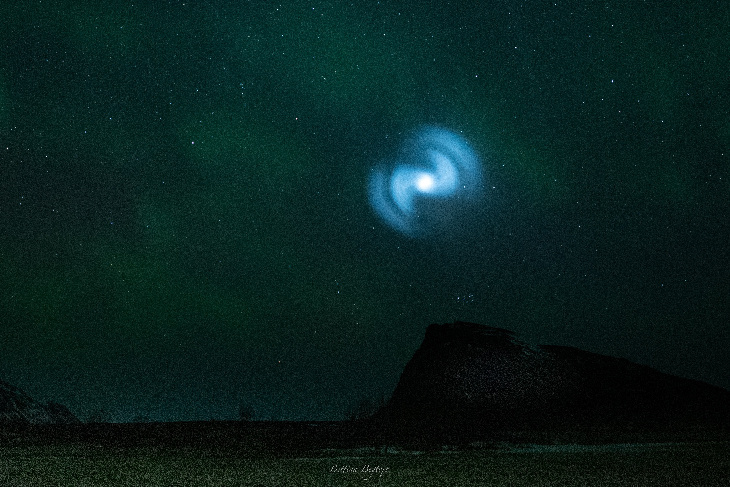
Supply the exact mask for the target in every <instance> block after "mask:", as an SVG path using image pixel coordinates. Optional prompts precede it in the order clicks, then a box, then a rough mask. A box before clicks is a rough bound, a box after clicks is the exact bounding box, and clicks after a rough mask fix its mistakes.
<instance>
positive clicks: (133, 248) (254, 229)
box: [0, 0, 730, 421]
mask: <svg viewBox="0 0 730 487" xmlns="http://www.w3.org/2000/svg"><path fill="white" fill-rule="evenodd" d="M0 19H2V20H0V150H1V151H0V378H2V379H4V380H6V381H8V382H10V383H12V384H14V385H16V386H18V387H21V388H22V389H24V390H25V391H26V392H28V393H29V394H30V395H31V396H33V397H34V398H36V399H38V400H44V401H45V400H53V401H57V402H60V403H63V404H65V405H67V406H68V407H69V408H70V409H71V411H72V412H73V413H75V414H76V415H78V416H79V417H80V418H82V419H84V418H87V417H88V416H89V415H91V414H93V413H95V412H98V411H100V410H103V411H104V412H105V414H106V415H107V417H108V419H110V420H113V421H129V420H131V419H132V418H134V417H135V416H139V415H145V416H148V417H150V418H151V419H153V420H207V419H234V418H236V417H237V415H238V406H239V404H241V403H244V404H248V405H250V406H251V407H252V408H253V410H254V411H255V418H256V419H285V420H288V419H291V420H303V419H312V420H315V419H317V420H328V419H342V418H343V417H344V416H345V414H346V412H347V411H348V408H350V407H351V406H352V404H353V403H355V402H357V400H358V399H360V398H362V397H367V398H371V399H374V400H376V399H377V398H379V397H380V396H381V395H385V397H386V398H387V397H388V396H389V395H390V394H391V393H392V391H393V388H394V387H395V385H396V383H397V380H398V377H399V375H400V373H401V371H402V369H403V367H404V366H405V364H406V363H407V361H408V360H409V359H410V357H411V356H412V355H413V353H414V351H415V350H416V349H417V347H418V345H419V344H420V342H421V340H422V339H423V335H424V332H425V328H426V327H427V325H429V324H430V323H434V322H438V323H442V322H450V321H453V320H457V319H460V320H466V321H475V322H478V323H482V324H486V325H491V326H497V327H501V328H507V329H510V330H513V331H515V332H517V333H519V334H520V337H521V338H522V339H523V340H525V341H527V342H530V343H545V344H556V345H570V346H576V347H579V348H583V349H586V350H590V351H594V352H598V353H604V354H608V355H614V356H618V357H624V358H627V359H630V360H632V361H636V362H639V363H642V364H647V365H650V366H652V367H656V368H658V369H659V370H662V371H664V372H668V373H673V374H678V375H681V376H684V377H689V378H694V379H700V380H704V381H707V382H710V383H712V384H716V385H720V386H723V387H726V388H730V354H729V353H728V350H730V331H729V324H730V222H729V217H730V168H729V162H730V74H729V73H730V71H729V66H730V27H729V26H730V6H729V5H728V3H727V2H725V1H722V0H717V1H710V0H699V1H693V2H687V1H685V0H681V1H679V0H669V1H662V2H646V3H645V2H639V1H632V2H562V1H560V2H533V1H531V2H513V1H499V2H497V1H493V2H491V1H490V2H467V1H452V2H448V1H439V2H429V1H425V2H424V1H412V2H388V1H381V2H376V1H375V2H374V1H357V2H352V3H350V2H326V1H313V2H309V1H296V2H282V3H276V2H255V1H253V2H243V1H241V2H215V3H209V2H178V1H167V2H165V1H154V2H144V1H143V2H129V1H127V2H122V1H110V2H103V6H102V4H99V5H93V2H91V3H90V2H82V1H53V2H52V1H32V2H31V1H7V2H3V4H2V6H0ZM422 127H439V128H440V129H443V130H448V131H450V132H451V133H453V134H458V137H459V138H460V139H463V140H464V141H466V142H468V144H469V147H470V149H471V150H473V151H474V152H475V153H476V154H478V157H479V164H480V168H481V175H482V179H481V181H480V186H479V189H480V191H481V197H480V198H479V200H478V203H476V204H471V205H466V206H464V207H463V209H461V210H460V209H459V207H458V205H451V206H449V212H453V215H452V216H453V217H454V218H453V219H451V218H446V217H445V218H446V219H445V220H443V221H441V220H440V218H441V216H443V215H439V216H438V217H434V219H433V220H432V221H431V223H435V222H438V223H439V225H440V226H439V230H440V231H438V232H433V233H430V234H428V235H419V236H412V235H407V234H403V233H401V232H399V231H398V230H396V229H394V228H392V227H391V226H390V225H388V223H387V222H385V221H384V220H383V219H381V218H380V217H379V215H378V213H377V212H376V211H374V210H373V208H372V207H371V204H370V200H369V196H368V184H369V181H370V180H371V177H372V174H373V173H374V171H375V170H376V168H377V167H379V165H382V164H386V165H387V164H390V163H391V162H392V161H395V160H398V158H399V157H403V155H402V154H403V150H404V149H403V147H404V144H407V141H408V140H409V137H411V138H412V137H413V134H414V133H417V131H418V130H420V129H421V128H422ZM436 206H438V205H436ZM436 206H435V207H434V208H433V209H434V211H436V210H437V208H436ZM447 216H448V215H447Z"/></svg>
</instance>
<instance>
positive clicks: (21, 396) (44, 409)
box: [0, 380, 80, 425]
mask: <svg viewBox="0 0 730 487" xmlns="http://www.w3.org/2000/svg"><path fill="white" fill-rule="evenodd" d="M79 422H80V421H79V420H78V418H76V416H74V415H73V414H72V413H71V411H69V410H68V409H67V408H66V407H65V406H63V405H61V404H57V403H54V402H48V403H46V404H42V403H39V402H37V401H35V400H34V399H33V398H32V397H30V396H29V395H28V394H26V393H25V392H23V391H22V390H20V389H19V388H17V387H14V386H12V385H10V384H8V383H7V382H4V381H2V380H0V425H2V424H7V423H13V424H17V423H21V424H74V423H79Z"/></svg>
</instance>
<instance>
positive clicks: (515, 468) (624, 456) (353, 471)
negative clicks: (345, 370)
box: [0, 443, 730, 487]
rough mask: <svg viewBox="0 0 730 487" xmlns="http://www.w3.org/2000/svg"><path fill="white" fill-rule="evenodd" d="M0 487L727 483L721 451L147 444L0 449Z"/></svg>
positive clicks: (719, 446) (728, 447) (729, 449)
mask: <svg viewBox="0 0 730 487" xmlns="http://www.w3.org/2000/svg"><path fill="white" fill-rule="evenodd" d="M376 467H377V468H376ZM363 468H365V472H363ZM368 469H370V472H368V471H367V470H368ZM0 485H3V486H66V485H73V486H100V485H115V486H135V487H138V486H157V485H166V486H168V485H169V486H175V485H177V486H188V485H189V486H206V485H216V486H252V487H253V486H262V487H289V486H292V487H293V486H370V485H382V486H398V487H405V486H419V487H422V486H442V485H443V486H455V487H458V486H531V487H534V486H591V487H602V486H670V485H678V486H679V485H681V486H704V487H711V486H721V485H722V486H727V485H730V444H728V443H705V444H682V445H648V446H647V445H639V446H636V445H634V446H630V445H624V446H610V445H608V446H603V447H576V446H572V447H571V446H562V447H529V446H528V447H522V448H514V447H504V448H500V449H496V450H494V449H492V450H479V451H461V452H444V453H428V454H425V453H420V454H419V453H412V452H399V453H388V454H385V455H375V454H372V452H367V451H366V452H359V453H358V452H352V451H349V452H348V451H338V452H327V453H325V454H321V455H319V456H310V457H305V458H279V457H259V458H249V457H246V456H245V455H243V454H242V453H240V452H239V453H234V452H230V451H227V452H220V453H216V452H214V451H211V450H209V449H203V450H201V449H186V448H176V449H163V448H160V447H151V446H150V447H139V448H114V447H108V446H107V447H95V446H89V445H85V444H84V445H61V446H53V447H38V446H16V447H11V446H6V447H0Z"/></svg>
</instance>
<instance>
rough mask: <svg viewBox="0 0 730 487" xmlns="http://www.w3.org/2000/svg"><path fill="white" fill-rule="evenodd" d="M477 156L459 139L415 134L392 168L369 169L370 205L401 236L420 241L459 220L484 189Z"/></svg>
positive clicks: (433, 132) (431, 132)
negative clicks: (370, 171) (371, 170)
mask: <svg viewBox="0 0 730 487" xmlns="http://www.w3.org/2000/svg"><path fill="white" fill-rule="evenodd" d="M481 181H482V176H481V166H480V163H479V157H478V156H477V154H476V153H475V152H474V151H473V150H472V148H471V147H470V146H469V144H468V143H467V142H466V140H464V138H463V137H461V136H459V135H457V134H455V133H453V132H450V131H448V130H445V129H442V128H438V127H424V128H422V129H420V130H419V131H417V132H416V133H415V134H414V136H413V137H412V138H411V139H409V140H408V141H407V142H406V144H405V145H404V147H403V151H402V153H401V155H400V157H399V158H397V159H396V160H395V161H394V162H393V164H390V165H382V166H379V167H377V168H375V169H373V173H372V175H371V177H370V187H369V196H370V204H371V205H372V207H373V209H374V210H375V212H376V213H377V214H378V216H379V217H380V218H382V219H383V221H385V222H386V223H387V224H389V225H390V226H391V227H393V228H395V229H396V230H398V231H399V232H402V233H404V234H406V235H409V236H424V235H428V234H430V233H432V232H434V231H439V230H443V229H444V228H445V226H446V223H447V222H456V221H460V220H462V219H461V218H460V217H463V216H465V215H464V214H463V212H464V211H465V210H466V207H465V203H467V202H468V201H469V200H473V199H474V198H475V197H476V196H477V195H478V194H479V193H480V189H481V184H482V182H481Z"/></svg>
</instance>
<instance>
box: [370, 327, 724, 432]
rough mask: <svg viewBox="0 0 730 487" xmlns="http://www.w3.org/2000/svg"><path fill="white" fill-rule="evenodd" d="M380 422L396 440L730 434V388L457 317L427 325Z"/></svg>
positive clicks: (378, 415)
mask: <svg viewBox="0 0 730 487" xmlns="http://www.w3.org/2000/svg"><path fill="white" fill-rule="evenodd" d="M374 421H375V422H377V423H379V424H381V425H382V426H383V427H385V428H386V430H387V431H390V434H391V435H393V436H395V437H409V438H420V439H422V440H425V441H436V442H445V441H446V442H464V441H473V440H490V439H495V438H505V439H515V438H518V437H524V438H530V439H540V438H542V439H545V438H548V439H549V438H552V439H566V438H572V439H574V440H575V439H579V440H580V441H669V440H681V439H691V438H707V437H713V438H714V437H717V436H718V435H720V436H721V435H727V434H728V432H730V392H728V391H726V390H724V389H721V388H718V387H714V386H711V385H709V384H705V383H702V382H698V381H693V380H688V379H683V378H680V377H676V376H672V375H668V374H664V373H661V372H659V371H657V370H655V369H652V368H650V367H646V366H642V365H638V364H635V363H632V362H629V361H628V360H624V359H618V358H614V357H608V356H605V355H599V354H595V353H590V352H586V351H582V350H579V349H576V348H571V347H559V346H537V347H533V346H529V345H527V344H525V343H522V342H520V341H519V340H517V339H516V337H515V335H514V333H512V332H510V331H508V330H503V329H500V328H492V327H487V326H483V325H479V324H475V323H465V322H456V323H451V324H444V325H435V324H434V325H431V326H429V327H428V329H427V330H426V336H425V338H424V340H423V343H422V344H421V347H420V348H419V349H418V350H417V351H416V353H415V354H414V356H413V358H412V359H411V360H410V362H408V364H407V365H406V367H405V369H404V371H403V374H402V375H401V378H400V381H399V382H398V385H397V387H396V389H395V391H394V393H393V396H392V398H391V400H390V401H389V402H388V404H387V405H386V407H385V408H384V409H383V410H382V411H380V412H379V413H378V414H377V415H376V416H375V418H374Z"/></svg>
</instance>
